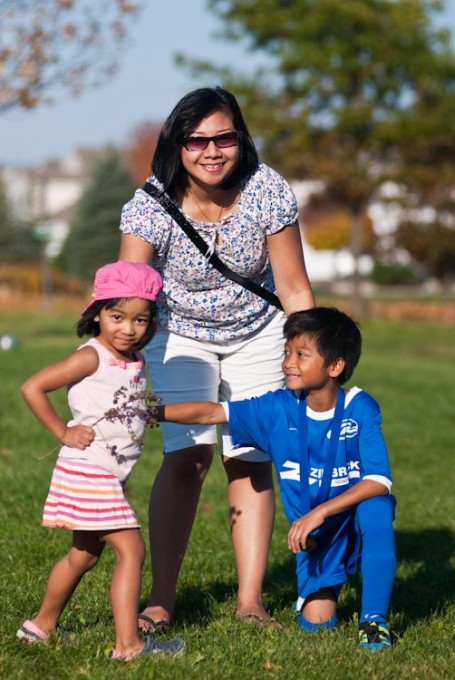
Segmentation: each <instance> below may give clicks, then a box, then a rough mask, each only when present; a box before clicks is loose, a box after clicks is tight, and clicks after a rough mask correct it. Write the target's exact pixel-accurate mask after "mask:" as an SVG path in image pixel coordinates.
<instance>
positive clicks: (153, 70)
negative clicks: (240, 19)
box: [0, 0, 455, 165]
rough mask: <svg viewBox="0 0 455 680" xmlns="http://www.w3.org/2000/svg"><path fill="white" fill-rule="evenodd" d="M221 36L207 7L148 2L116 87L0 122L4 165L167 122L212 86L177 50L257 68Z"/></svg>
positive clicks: (196, 1) (188, 0)
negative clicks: (177, 60) (179, 105)
mask: <svg viewBox="0 0 455 680" xmlns="http://www.w3.org/2000/svg"><path fill="white" fill-rule="evenodd" d="M444 19H445V21H444V23H446V25H447V26H449V28H451V30H452V33H453V34H454V35H455V0H446V12H445V15H444ZM218 29H220V24H219V23H218V21H217V20H216V18H215V17H214V15H213V14H212V13H210V12H208V10H207V9H206V0H165V1H164V2H163V1H162V0H161V1H158V0H144V10H143V11H142V12H141V15H140V17H139V20H138V21H137V22H136V23H135V24H134V25H133V26H132V30H131V32H130V37H129V40H130V45H129V47H128V48H127V49H126V51H125V53H124V54H123V57H122V59H121V62H120V69H119V72H118V73H117V75H116V77H115V78H114V79H113V80H111V81H109V83H107V84H105V85H104V86H103V87H100V88H98V89H97V90H96V91H86V92H85V93H84V94H82V96H80V97H78V98H76V99H72V98H70V97H68V96H63V97H60V98H59V100H58V101H57V102H56V103H55V104H54V105H53V106H42V107H39V108H38V109H37V110H36V111H20V110H14V111H10V112H9V113H7V114H3V115H2V117H1V118H0V164H5V163H11V164H15V165H27V164H34V163H39V162H41V161H44V160H48V159H51V158H60V157H62V156H64V155H66V154H67V153H68V152H69V151H71V150H72V149H73V148H74V147H77V146H88V147H92V146H93V147H94V146H100V145H103V144H105V143H109V142H110V143H113V144H122V143H123V142H124V141H125V140H126V139H127V137H128V134H129V133H130V132H131V131H132V129H133V128H134V127H135V126H136V125H138V124H140V123H142V122H144V121H146V120H152V121H161V120H163V119H164V118H165V117H166V116H167V114H168V113H169V112H170V110H171V109H172V107H173V106H174V104H175V103H176V102H177V101H178V100H179V99H180V97H182V96H183V95H184V94H185V93H186V92H188V91H189V90H191V89H193V88H194V87H199V86H201V85H206V84H213V83H207V82H206V81H204V82H202V81H200V80H199V81H196V80H192V79H191V77H190V76H189V75H188V73H187V72H186V71H185V70H184V69H181V68H178V67H177V66H176V65H175V64H174V59H173V57H174V55H175V53H176V52H178V51H179V52H183V53H185V54H188V55H191V56H193V57H196V58H199V59H207V60H212V61H213V62H214V63H217V64H220V65H226V64H231V65H233V66H235V67H236V68H238V69H239V70H242V69H244V68H245V65H246V64H248V65H251V63H252V60H253V57H252V55H250V54H247V53H246V52H245V51H244V50H242V49H240V48H239V47H236V46H234V45H232V44H229V43H226V42H224V41H222V40H219V39H217V38H216V37H215V35H214V34H215V32H216V31H217V30H218ZM254 59H255V60H256V63H258V59H257V58H254ZM253 61H254V60H253Z"/></svg>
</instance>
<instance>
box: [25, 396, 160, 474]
mask: <svg viewBox="0 0 455 680" xmlns="http://www.w3.org/2000/svg"><path fill="white" fill-rule="evenodd" d="M161 401H162V400H161V398H160V397H157V396H156V394H154V393H153V391H152V390H150V389H145V390H137V391H136V392H130V393H128V389H127V387H125V386H124V387H120V388H119V389H118V390H116V391H115V392H114V395H113V399H112V403H113V407H112V408H110V409H108V410H107V411H106V412H105V413H103V415H102V416H100V417H99V418H98V419H97V420H96V421H95V422H94V423H93V424H92V425H91V427H96V426H97V425H98V424H99V423H101V422H102V421H103V420H106V421H107V422H110V423H114V422H116V421H118V422H120V423H122V424H123V425H125V427H126V429H127V430H128V433H129V434H130V436H131V439H132V441H133V442H135V443H137V444H138V445H139V446H142V445H143V440H144V437H143V436H142V437H138V436H137V435H136V433H135V432H134V430H133V428H132V424H133V420H134V419H139V420H142V421H143V422H144V423H145V424H146V426H147V427H158V425H159V422H158V418H157V411H156V407H157V406H158V405H159V404H161ZM144 434H145V433H144ZM60 447H61V444H58V445H57V446H55V447H54V448H53V449H52V451H49V453H46V455H44V456H40V457H39V458H38V460H44V459H45V458H48V457H49V456H51V455H52V454H53V453H55V451H57V450H58V449H60ZM106 447H107V449H108V450H109V451H110V453H111V455H112V456H114V458H116V459H117V462H118V463H119V464H121V463H123V462H125V457H124V456H122V455H121V454H119V453H118V452H117V446H116V444H113V445H110V444H109V443H106Z"/></svg>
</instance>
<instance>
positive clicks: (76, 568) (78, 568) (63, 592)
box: [31, 531, 104, 633]
mask: <svg viewBox="0 0 455 680" xmlns="http://www.w3.org/2000/svg"><path fill="white" fill-rule="evenodd" d="M103 548H104V543H103V542H102V541H100V539H99V534H98V533H97V532H95V531H73V542H72V546H71V548H70V550H69V551H68V553H67V554H66V555H65V556H64V557H62V559H61V560H59V561H58V562H57V563H56V564H55V565H54V567H53V569H52V571H51V573H50V576H49V579H48V581H47V585H46V591H45V593H44V597H43V601H42V603H41V607H40V609H39V612H38V614H37V615H36V616H35V618H34V619H31V620H32V622H33V623H34V624H35V625H36V626H38V628H40V629H41V630H42V631H44V632H45V633H47V632H49V631H50V630H52V629H53V628H55V627H56V626H57V623H58V620H59V618H60V616H61V614H62V612H63V610H64V608H65V605H66V604H67V602H68V600H69V599H70V597H71V595H72V594H73V592H74V591H75V589H76V587H77V585H78V583H79V582H80V580H81V578H82V577H83V575H84V574H85V573H86V572H87V571H89V570H90V569H92V568H93V567H94V566H95V564H96V563H97V562H98V560H99V558H100V555H101V553H102V552H103Z"/></svg>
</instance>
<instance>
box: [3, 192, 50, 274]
mask: <svg viewBox="0 0 455 680" xmlns="http://www.w3.org/2000/svg"><path fill="white" fill-rule="evenodd" d="M39 257H40V245H39V243H38V242H37V241H36V239H35V238H34V237H33V232H32V227H31V225H29V224H27V223H25V222H21V221H19V220H18V219H17V218H15V217H14V215H13V214H12V212H11V207H10V205H9V201H8V197H7V195H6V191H5V187H4V184H3V182H2V180H1V178H0V263H20V262H32V261H36V260H38V259H39Z"/></svg>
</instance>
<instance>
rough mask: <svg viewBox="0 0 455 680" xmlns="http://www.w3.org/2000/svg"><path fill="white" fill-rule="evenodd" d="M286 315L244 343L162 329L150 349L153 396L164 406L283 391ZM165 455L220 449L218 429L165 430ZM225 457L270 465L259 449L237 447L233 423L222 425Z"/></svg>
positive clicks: (166, 425)
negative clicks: (201, 447)
mask: <svg viewBox="0 0 455 680" xmlns="http://www.w3.org/2000/svg"><path fill="white" fill-rule="evenodd" d="M285 319H286V317H285V315H284V314H283V313H282V312H278V313H277V314H275V315H274V316H273V318H272V319H271V320H270V321H269V322H268V323H267V324H266V325H265V326H264V327H263V328H262V329H261V330H260V331H258V332H257V333H253V334H252V335H249V336H248V337H247V338H245V339H244V340H240V341H239V342H230V343H227V344H222V345H221V344H218V343H213V342H206V341H203V342H201V341H199V340H192V339H191V338H185V337H181V336H179V335H176V334H175V333H171V332H169V331H166V330H161V331H158V332H157V333H156V335H155V336H154V337H153V338H152V340H151V342H150V343H149V344H148V345H147V347H146V349H145V356H146V360H147V365H148V368H149V371H150V377H151V381H152V386H153V391H154V393H155V394H156V395H158V396H159V397H161V399H162V400H163V403H164V404H172V403H175V402H179V401H227V400H230V401H233V400H239V399H246V398H248V397H254V396H258V395H260V394H264V393H265V392H268V391H269V390H277V389H280V388H281V387H283V385H284V378H283V371H282V368H281V363H282V361H283V352H284V337H283V324H284V322H285ZM160 427H161V430H162V434H163V439H164V452H165V453H171V452H172V451H178V450H180V449H185V448H188V447H191V446H194V445H196V444H216V442H217V430H216V426H214V425H177V424H175V423H162V424H161V425H160ZM220 429H221V435H222V448H223V454H224V455H225V456H228V457H230V458H239V459H241V460H245V461H255V462H261V461H268V460H270V458H269V456H268V455H267V454H265V453H264V452H263V451H260V450H259V449H252V448H236V449H234V448H233V446H232V440H231V438H230V436H229V428H228V425H227V424H223V425H222V426H221V428H220Z"/></svg>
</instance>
